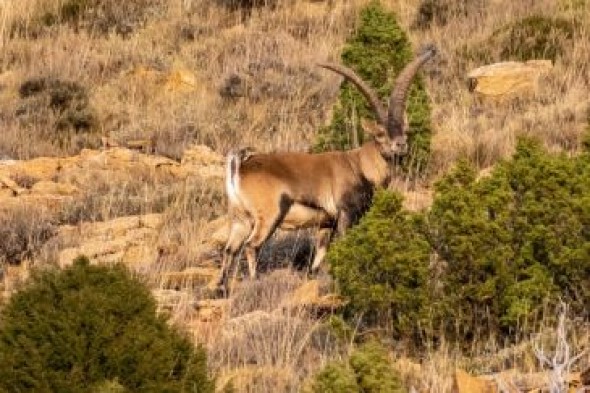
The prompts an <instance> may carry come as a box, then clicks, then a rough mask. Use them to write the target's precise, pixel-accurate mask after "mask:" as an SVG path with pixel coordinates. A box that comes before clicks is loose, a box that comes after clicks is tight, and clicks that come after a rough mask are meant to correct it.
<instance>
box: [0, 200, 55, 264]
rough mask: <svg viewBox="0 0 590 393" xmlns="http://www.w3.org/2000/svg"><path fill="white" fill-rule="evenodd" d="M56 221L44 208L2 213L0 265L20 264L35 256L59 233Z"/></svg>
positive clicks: (19, 209) (0, 220)
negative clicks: (4, 263) (3, 263)
mask: <svg viewBox="0 0 590 393" xmlns="http://www.w3.org/2000/svg"><path fill="white" fill-rule="evenodd" d="M56 224H57V222H56V220H55V219H54V218H53V217H52V216H51V215H50V214H49V213H47V212H46V211H44V210H43V209H42V208H36V209H35V208H26V207H20V208H16V209H10V210H2V211H0V239H2V241H1V242H0V263H2V262H7V263H11V264H18V263H20V262H22V261H23V260H25V259H30V258H32V257H34V256H35V253H36V252H37V251H39V249H40V248H41V246H42V245H43V244H44V243H45V242H46V241H47V240H49V239H50V238H51V237H52V236H54V235H55V233H56V232H57V226H56Z"/></svg>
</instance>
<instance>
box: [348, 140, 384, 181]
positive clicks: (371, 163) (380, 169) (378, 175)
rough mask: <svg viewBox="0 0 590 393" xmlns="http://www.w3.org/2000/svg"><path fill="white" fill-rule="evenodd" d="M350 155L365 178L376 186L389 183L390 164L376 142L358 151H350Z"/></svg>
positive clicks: (366, 144)
mask: <svg viewBox="0 0 590 393" xmlns="http://www.w3.org/2000/svg"><path fill="white" fill-rule="evenodd" d="M349 154H350V155H351V159H353V160H354V161H355V162H356V164H357V165H358V168H359V170H360V172H361V173H362V174H363V176H364V177H365V178H366V179H367V180H368V181H370V182H371V183H372V184H374V185H375V186H384V185H386V184H387V183H388V182H389V177H390V170H389V163H388V162H387V161H386V160H385V159H384V158H383V156H382V155H381V153H380V152H379V148H378V147H377V144H376V143H375V142H374V141H370V142H366V143H365V144H363V145H362V146H361V147H359V148H358V149H354V150H350V151H349Z"/></svg>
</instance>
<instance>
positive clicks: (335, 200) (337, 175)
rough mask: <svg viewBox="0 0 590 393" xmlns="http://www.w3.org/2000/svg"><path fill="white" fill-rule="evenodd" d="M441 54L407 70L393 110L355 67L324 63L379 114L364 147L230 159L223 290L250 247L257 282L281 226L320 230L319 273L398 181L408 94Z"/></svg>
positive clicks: (241, 154) (427, 54)
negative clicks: (261, 255) (339, 237)
mask: <svg viewBox="0 0 590 393" xmlns="http://www.w3.org/2000/svg"><path fill="white" fill-rule="evenodd" d="M435 53H436V50H435V49H434V47H432V46H429V47H427V48H426V49H425V50H423V51H422V53H421V54H420V55H419V56H417V57H416V58H415V59H414V60H413V61H412V62H411V63H409V64H408V65H407V66H406V67H405V68H404V70H403V71H402V72H401V73H400V74H399V76H398V78H397V80H396V82H395V86H394V88H393V91H392V93H391V96H390V98H389V105H388V107H387V109H386V108H385V107H384V106H383V104H382V103H381V101H380V100H379V98H378V97H377V95H376V94H375V92H374V91H373V90H372V89H371V88H369V87H368V85H366V84H365V83H364V82H363V81H362V80H361V79H360V78H359V77H358V76H357V75H356V74H355V73H354V72H353V71H352V70H350V69H348V68H346V67H343V66H339V65H335V64H320V65H321V66H322V67H324V68H327V69H329V70H332V71H334V72H336V73H338V74H341V75H342V76H344V77H345V78H346V79H347V80H349V81H350V82H351V83H353V84H354V85H355V86H356V87H357V88H358V89H359V90H360V91H361V92H362V93H363V95H364V96H365V97H366V99H367V100H368V102H369V104H370V105H371V107H372V109H373V111H374V112H375V116H376V121H375V122H373V121H367V120H362V121H361V125H362V127H363V129H364V131H365V132H366V133H368V134H370V135H372V136H373V140H372V141H370V142H366V143H365V144H363V145H362V146H361V147H360V148H357V149H353V150H348V151H335V152H327V153H319V154H306V153H270V154H256V153H251V152H249V151H244V150H240V151H237V152H232V153H230V154H229V155H228V158H227V173H226V190H227V195H228V199H229V215H230V219H231V227H230V234H229V239H228V242H227V244H226V246H225V250H224V255H223V261H222V271H221V276H220V278H219V287H220V289H222V290H224V291H226V290H227V281H228V276H229V272H230V271H231V270H232V267H233V265H234V263H235V259H236V256H237V254H238V253H239V252H240V250H241V249H242V248H244V249H245V253H246V259H247V260H248V268H249V273H250V277H251V278H255V277H256V258H257V252H258V250H259V249H260V247H261V246H262V245H263V244H264V242H265V241H266V240H267V239H268V238H269V237H270V236H271V235H272V234H273V233H274V232H275V230H276V229H277V228H281V229H302V228H309V227H316V228H318V231H317V233H316V254H315V257H314V260H313V262H312V264H311V268H310V270H311V271H312V272H315V271H317V269H318V268H319V266H320V264H321V262H322V260H323V259H324V256H325V254H326V251H327V248H328V245H329V243H330V241H331V240H332V237H333V234H334V232H335V231H336V232H337V233H338V234H342V233H344V232H345V231H346V229H347V228H349V227H350V226H351V225H353V224H354V223H356V222H357V221H358V219H359V218H360V217H361V216H362V215H363V214H364V213H365V212H366V211H367V209H368V208H369V207H370V203H371V199H372V196H373V192H374V191H375V189H376V188H377V187H380V186H385V185H387V184H388V182H389V181H390V174H391V172H392V171H391V166H392V165H394V162H395V159H396V157H400V156H403V155H405V154H407V150H408V147H407V139H406V125H405V120H404V119H405V106H406V97H407V93H408V89H409V87H410V84H411V82H412V80H413V78H414V76H415V75H416V73H417V72H418V69H419V68H420V67H421V66H422V65H423V64H424V63H425V62H426V61H428V60H429V59H430V58H431V57H433V56H434V55H435Z"/></svg>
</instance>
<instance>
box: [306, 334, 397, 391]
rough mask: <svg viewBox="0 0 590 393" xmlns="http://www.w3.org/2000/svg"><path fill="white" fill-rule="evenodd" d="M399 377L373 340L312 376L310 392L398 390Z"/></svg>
mask: <svg viewBox="0 0 590 393" xmlns="http://www.w3.org/2000/svg"><path fill="white" fill-rule="evenodd" d="M404 391H405V389H403V388H402V387H401V384H400V382H399V377H398V375H397V374H396V373H395V371H394V370H393V368H392V365H391V363H390V362H389V360H388V359H387V354H386V353H385V351H384V350H383V349H382V348H381V347H380V346H379V345H378V344H376V343H368V344H364V345H363V346H361V347H360V348H359V349H357V350H355V351H354V352H353V353H352V354H351V356H350V358H349V359H348V361H347V362H332V363H328V364H327V365H326V366H325V367H324V368H323V369H322V370H321V371H320V372H319V373H318V374H317V375H316V376H315V378H314V380H313V382H312V385H311V392H313V393H359V392H363V393H377V392H379V393H401V392H404Z"/></svg>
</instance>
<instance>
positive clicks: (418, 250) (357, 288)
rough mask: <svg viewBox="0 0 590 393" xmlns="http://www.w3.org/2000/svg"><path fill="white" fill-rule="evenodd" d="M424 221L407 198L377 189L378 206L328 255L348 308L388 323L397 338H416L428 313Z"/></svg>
mask: <svg viewBox="0 0 590 393" xmlns="http://www.w3.org/2000/svg"><path fill="white" fill-rule="evenodd" d="M420 225H421V220H420V217H418V216H413V215H411V214H409V213H407V212H405V211H404V210H403V209H402V198H401V197H400V196H399V195H398V194H394V193H391V192H389V191H379V192H377V193H376V195H375V197H374V200H373V206H372V207H371V209H370V210H369V211H368V212H367V214H366V215H365V216H364V217H363V218H362V219H361V220H360V222H359V224H358V225H357V226H355V227H353V228H352V229H350V230H349V231H348V232H347V233H346V235H345V236H344V237H343V238H342V239H340V240H339V241H337V242H335V243H334V244H333V245H332V247H331V248H330V250H329V253H328V257H327V260H328V262H329V263H330V268H331V272H332V275H333V276H334V278H335V279H336V281H337V283H338V286H339V289H340V291H341V292H342V294H344V295H346V296H347V297H348V298H349V299H350V303H349V306H348V310H347V311H348V312H349V313H353V314H362V315H363V317H364V320H365V322H366V323H369V324H371V325H372V324H379V325H384V326H387V327H388V328H389V329H391V331H392V332H393V333H394V335H395V336H396V337H397V338H403V337H416V336H417V334H419V333H421V332H420V328H419V326H420V325H422V324H423V323H424V322H425V320H426V318H427V314H428V313H427V309H428V308H427V305H428V264H429V259H430V247H429V244H428V242H427V239H426V237H425V236H424V235H423V234H422V233H421V231H420Z"/></svg>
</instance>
